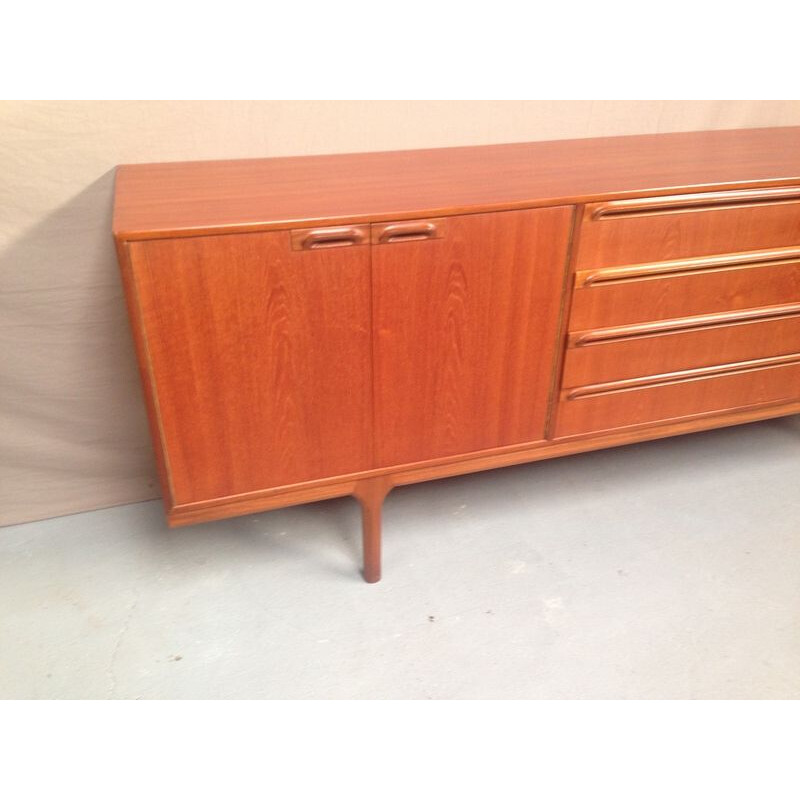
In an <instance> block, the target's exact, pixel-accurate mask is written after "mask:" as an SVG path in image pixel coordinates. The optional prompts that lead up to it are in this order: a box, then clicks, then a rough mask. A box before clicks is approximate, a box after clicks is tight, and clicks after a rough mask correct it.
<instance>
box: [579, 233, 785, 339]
mask: <svg viewBox="0 0 800 800" xmlns="http://www.w3.org/2000/svg"><path fill="white" fill-rule="evenodd" d="M795 302H800V248H798V247H793V248H781V249H779V250H761V251H755V252H750V253H729V254H724V255H718V256H713V257H701V258H693V259H680V260H675V261H662V262H649V263H641V264H633V265H628V266H626V267H607V268H603V269H592V270H579V271H578V272H576V274H575V290H574V293H573V297H572V309H571V312H570V319H569V330H570V331H585V330H591V329H594V328H607V327H613V326H619V325H629V324H633V323H639V322H648V321H653V320H663V319H672V318H676V317H693V316H699V315H702V314H715V313H722V312H725V311H736V310H742V309H748V308H756V307H760V306H774V305H783V304H787V303H795Z"/></svg>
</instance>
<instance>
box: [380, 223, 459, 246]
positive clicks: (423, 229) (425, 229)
mask: <svg viewBox="0 0 800 800" xmlns="http://www.w3.org/2000/svg"><path fill="white" fill-rule="evenodd" d="M442 236H443V225H442V221H441V220H439V219H424V220H414V221H413V222H390V223H389V224H388V225H373V226H372V243H373V244H392V243H394V242H412V241H416V240H418V239H441V238H442Z"/></svg>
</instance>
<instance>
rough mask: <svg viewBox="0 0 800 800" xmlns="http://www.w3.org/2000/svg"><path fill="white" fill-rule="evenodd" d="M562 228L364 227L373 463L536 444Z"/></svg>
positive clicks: (474, 224)
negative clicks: (368, 243)
mask: <svg viewBox="0 0 800 800" xmlns="http://www.w3.org/2000/svg"><path fill="white" fill-rule="evenodd" d="M571 221H572V208H571V207H566V206H561V207H556V208H546V209H534V210H525V211H505V212H497V213H488V214H472V215H466V216H458V217H449V218H446V219H442V220H427V221H426V220H420V221H418V222H412V223H407V222H404V223H396V224H395V225H394V226H386V225H380V226H378V225H373V234H372V241H373V247H372V264H373V270H372V280H373V320H374V330H375V333H374V348H375V362H374V370H375V447H376V450H375V455H376V463H377V466H389V465H393V464H403V463H410V462H415V461H423V460H426V459H432V458H438V457H442V456H449V455H455V454H458V453H469V452H472V451H476V450H483V449H486V448H491V447H499V446H502V445H509V444H515V443H521V442H533V441H538V440H541V439H543V438H544V437H545V425H546V421H547V409H548V400H549V394H550V390H551V386H552V382H553V370H554V362H555V355H556V349H557V343H556V340H557V337H558V331H557V328H558V321H559V314H560V307H561V299H562V294H563V288H564V271H565V268H566V258H567V246H568V239H569V232H570V227H571Z"/></svg>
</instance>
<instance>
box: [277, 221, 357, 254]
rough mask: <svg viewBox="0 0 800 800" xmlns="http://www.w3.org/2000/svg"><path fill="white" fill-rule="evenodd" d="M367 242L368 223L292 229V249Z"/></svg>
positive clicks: (341, 245) (346, 245)
mask: <svg viewBox="0 0 800 800" xmlns="http://www.w3.org/2000/svg"><path fill="white" fill-rule="evenodd" d="M368 242H369V226H368V225H345V226H340V227H338V228H311V229H309V228H302V229H300V230H295V231H292V250H321V249H322V248H325V247H350V246H352V245H356V244H367V243H368Z"/></svg>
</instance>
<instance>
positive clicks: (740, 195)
mask: <svg viewBox="0 0 800 800" xmlns="http://www.w3.org/2000/svg"><path fill="white" fill-rule="evenodd" d="M797 245H800V188H789V189H763V190H745V191H734V192H708V193H702V194H694V195H673V196H669V197H654V198H653V197H651V198H644V199H642V200H617V201H611V202H606V203H590V204H587V205H586V206H585V208H584V214H583V220H582V222H581V229H580V243H579V247H578V253H577V260H576V263H577V268H578V269H596V268H599V267H608V266H619V265H624V264H636V263H640V262H647V261H655V260H667V259H680V258H688V257H692V256H703V255H712V254H715V253H732V252H741V251H745V250H762V249H770V248H777V247H790V246H797Z"/></svg>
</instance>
